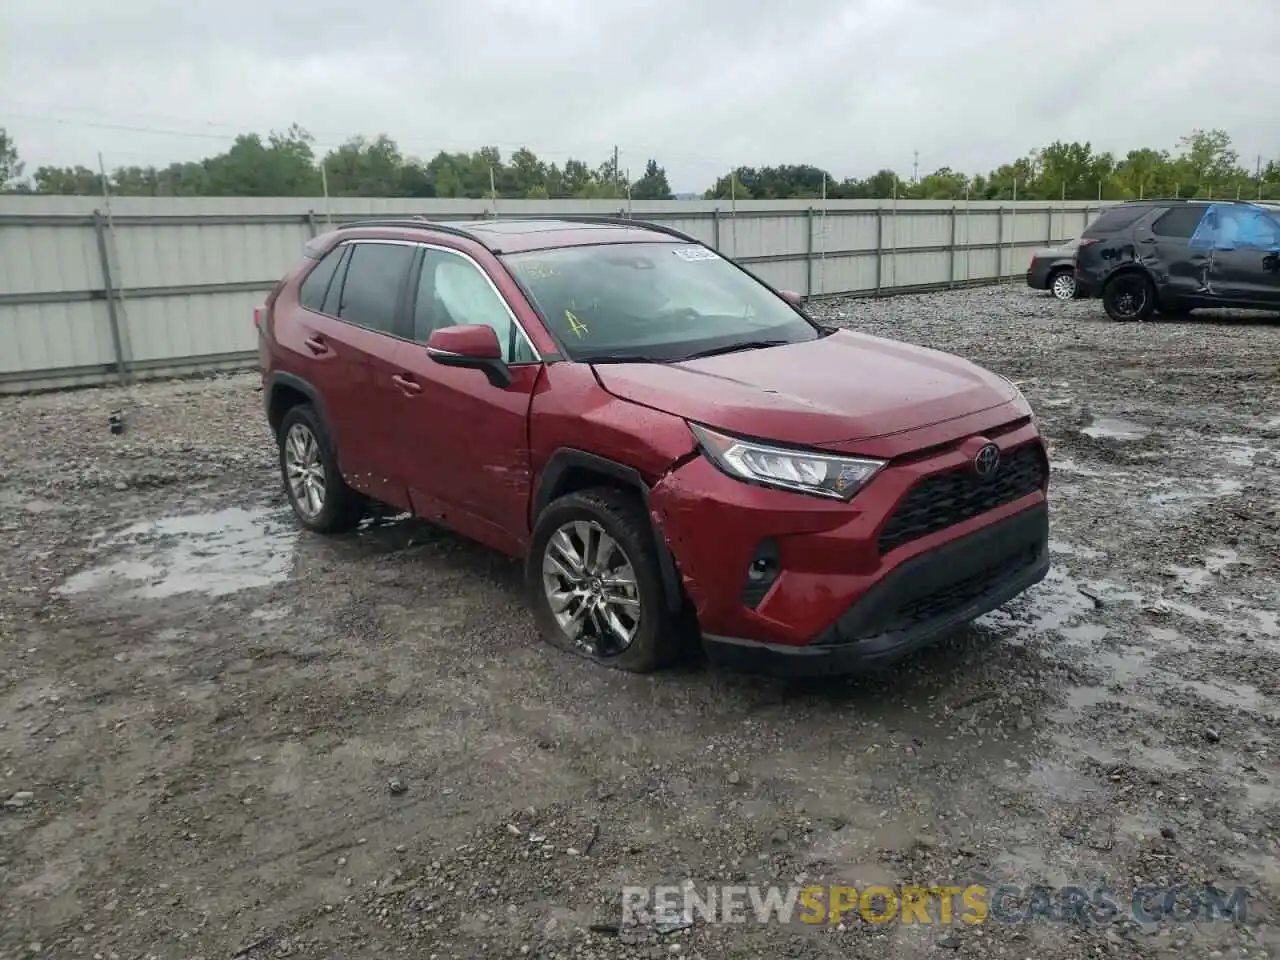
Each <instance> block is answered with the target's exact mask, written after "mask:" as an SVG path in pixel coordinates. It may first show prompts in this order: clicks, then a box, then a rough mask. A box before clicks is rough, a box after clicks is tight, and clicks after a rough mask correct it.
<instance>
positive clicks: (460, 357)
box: [427, 324, 511, 387]
mask: <svg viewBox="0 0 1280 960" xmlns="http://www.w3.org/2000/svg"><path fill="white" fill-rule="evenodd" d="M427 356H429V357H430V358H431V359H432V360H434V361H435V362H436V363H438V364H440V365H441V366H445V367H470V368H471V369H473V370H480V371H481V372H483V373H484V375H485V376H486V377H487V378H488V379H489V382H490V383H491V384H493V385H494V386H495V387H506V386H509V385H510V383H511V371H510V370H509V369H507V365H506V363H504V362H503V359H502V346H501V345H500V344H499V343H498V334H497V333H496V332H494V329H493V327H488V326H485V325H483V324H474V325H463V326H457V327H441V328H440V329H439V330H435V331H432V334H431V336H430V337H429V338H428V339H427Z"/></svg>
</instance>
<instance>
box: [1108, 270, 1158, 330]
mask: <svg viewBox="0 0 1280 960" xmlns="http://www.w3.org/2000/svg"><path fill="white" fill-rule="evenodd" d="M1102 307H1103V309H1104V310H1106V311H1107V316H1109V317H1110V318H1111V319H1112V320H1119V321H1131V320H1146V319H1147V318H1148V317H1150V316H1151V314H1152V313H1154V312H1155V309H1156V288H1155V284H1153V283H1152V282H1151V278H1150V277H1148V276H1147V275H1146V274H1145V273H1139V272H1137V271H1136V270H1130V271H1127V272H1125V273H1122V274H1119V275H1118V276H1115V277H1112V278H1111V279H1110V280H1108V281H1107V285H1106V286H1105V287H1103V288H1102Z"/></svg>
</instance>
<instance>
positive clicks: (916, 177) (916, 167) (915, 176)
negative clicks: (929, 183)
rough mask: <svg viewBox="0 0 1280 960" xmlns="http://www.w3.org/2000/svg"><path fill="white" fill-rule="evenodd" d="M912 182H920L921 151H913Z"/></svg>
mask: <svg viewBox="0 0 1280 960" xmlns="http://www.w3.org/2000/svg"><path fill="white" fill-rule="evenodd" d="M911 182H912V183H919V182H920V151H919V150H915V151H913V159H912V161H911Z"/></svg>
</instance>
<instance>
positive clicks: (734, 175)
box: [702, 168, 751, 200]
mask: <svg viewBox="0 0 1280 960" xmlns="http://www.w3.org/2000/svg"><path fill="white" fill-rule="evenodd" d="M742 174H743V170H742V168H739V169H737V170H731V171H730V172H729V173H728V174H727V175H725V176H723V177H721V178H720V179H718V180H717V181H716V183H715V186H713V187H712V188H711V189H710V190H708V191H707V192H706V193H704V194H703V195H702V197H703V199H704V200H733V199H736V200H750V199H751V191H750V190H748V189H747V187H746V185H745V184H744V183H743V182H742Z"/></svg>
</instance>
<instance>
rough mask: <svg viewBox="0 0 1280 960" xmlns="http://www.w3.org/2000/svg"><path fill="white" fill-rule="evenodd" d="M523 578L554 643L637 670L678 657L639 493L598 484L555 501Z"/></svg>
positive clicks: (543, 519)
mask: <svg viewBox="0 0 1280 960" xmlns="http://www.w3.org/2000/svg"><path fill="white" fill-rule="evenodd" d="M525 580H526V585H527V587H528V591H529V594H530V601H531V602H532V604H533V609H534V614H535V616H536V618H537V621H538V627H539V630H540V631H541V633H542V635H543V637H544V638H545V639H546V640H547V641H548V642H549V643H550V644H551V645H552V646H555V647H557V648H559V649H561V650H566V651H569V652H571V653H576V654H578V655H579V656H582V657H586V658H587V659H589V660H593V661H595V662H596V663H599V664H601V665H603V666H607V667H613V668H615V669H619V670H627V671H631V672H634V673H647V672H649V671H652V670H655V669H657V668H658V667H660V666H663V665H664V664H666V663H667V662H669V661H670V660H671V659H672V658H673V656H674V653H675V651H676V649H677V647H678V637H677V631H678V624H677V621H676V617H675V616H674V615H673V614H672V612H671V611H670V610H669V608H668V606H667V602H666V595H665V592H664V590H663V587H662V573H661V568H660V566H659V561H658V551H657V545H656V544H655V542H654V534H653V529H652V525H651V524H650V522H649V518H648V515H647V514H646V512H645V510H644V506H643V504H642V503H641V502H640V501H639V499H638V498H637V497H635V496H632V495H629V494H627V493H624V492H622V491H618V490H612V489H607V488H597V489H593V490H584V491H580V492H577V493H570V494H567V495H566V496H563V497H561V498H559V499H558V500H556V501H555V502H553V503H552V504H550V505H549V506H548V507H547V508H546V509H545V510H544V511H543V512H542V516H540V517H539V518H538V522H537V525H536V527H535V529H534V534H533V539H532V541H531V542H530V544H529V554H528V557H527V559H526V561H525Z"/></svg>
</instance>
